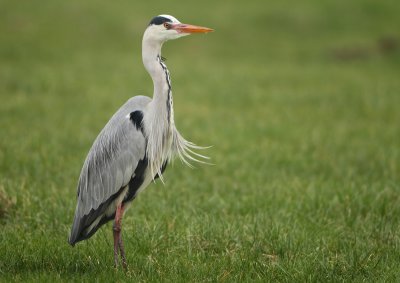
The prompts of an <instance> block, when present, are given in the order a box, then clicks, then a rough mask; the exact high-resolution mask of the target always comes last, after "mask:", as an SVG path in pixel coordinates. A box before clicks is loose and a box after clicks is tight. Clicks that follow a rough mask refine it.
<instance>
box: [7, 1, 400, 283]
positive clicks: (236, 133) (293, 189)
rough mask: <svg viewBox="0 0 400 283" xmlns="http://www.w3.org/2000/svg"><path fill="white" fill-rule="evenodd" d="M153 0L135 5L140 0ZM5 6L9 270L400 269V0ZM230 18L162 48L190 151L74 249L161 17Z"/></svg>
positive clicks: (105, 273) (190, 274)
mask: <svg viewBox="0 0 400 283" xmlns="http://www.w3.org/2000/svg"><path fill="white" fill-rule="evenodd" d="M136 2H137V1H136ZM136 2H135V1H126V0H124V1H122V0H121V1H116V2H114V1H113V2H111V1H94V0H90V1H77V0H73V1H41V2H40V3H36V2H34V1H27V0H24V1H0V3H1V9H0V229H1V230H2V231H1V233H0V247H1V251H0V281H3V282H8V281H25V280H27V281H71V280H74V281H77V282H82V281H86V282H93V281H104V282H110V281H124V280H130V281H133V282H138V281H170V282H198V281H221V282H232V281H236V282H242V281H263V282H265V281H283V282H304V281H318V282H327V281H328V282H329V281H335V282H336V281H355V282H361V281H364V282H372V281H389V282H390V281H392V282H394V281H396V280H399V275H400V268H399V262H400V247H399V245H400V238H399V237H400V205H399V204H400V176H399V173H400V127H399V125H400V124H399V123H400V111H399V105H400V95H399V94H400V79H399V77H400V46H399V45H400V34H399V29H398V27H399V26H398V15H399V13H400V5H399V4H398V3H397V1H390V0H388V1H374V0H366V1H361V0H359V1H347V2H346V1H334V0H329V1H317V0H310V1H300V2H293V1H245V2H243V1H231V2H229V3H225V2H219V1H208V0H205V1H201V2H196V3H186V2H176V3H175V2H171V1H152V2H149V3H146V4H138V3H136ZM160 13H169V14H172V15H174V16H176V17H177V18H178V19H180V20H182V21H183V22H189V23H193V24H199V25H204V26H209V27H212V28H214V29H215V30H216V31H215V32H214V33H212V34H208V35H207V36H192V37H188V38H184V39H181V40H176V41H174V42H169V43H167V44H166V45H165V46H164V49H163V55H164V56H165V57H167V58H168V61H167V64H168V67H169V69H170V71H171V75H172V83H173V88H174V99H175V100H174V105H175V117H176V124H177V126H178V129H179V130H180V131H181V133H182V134H183V135H184V136H185V137H186V138H188V139H189V140H192V141H194V142H196V143H198V144H200V145H214V146H213V148H211V149H210V150H208V151H207V154H208V155H210V156H211V157H212V162H213V163H215V165H214V166H200V167H198V168H197V169H196V170H191V169H189V168H186V167H184V166H183V165H181V164H180V163H179V162H176V163H175V165H174V166H173V167H169V168H168V169H167V171H166V174H165V179H166V185H165V186H164V185H162V184H161V183H160V182H158V183H157V184H155V185H151V186H150V187H149V188H148V189H147V190H146V191H145V192H144V193H142V194H141V195H140V197H139V198H138V199H137V200H136V201H135V203H134V205H133V206H132V207H131V209H130V210H129V211H128V213H127V214H126V217H125V218H124V221H123V229H124V230H123V237H124V239H125V248H126V252H127V257H128V258H127V259H128V263H129V271H128V272H127V273H124V272H123V271H121V270H115V269H114V268H113V254H112V233H111V225H106V226H104V227H103V228H102V229H101V230H99V231H98V232H97V233H96V235H95V236H94V237H92V238H91V239H90V240H88V241H85V242H83V243H81V244H78V245H77V246H76V247H75V248H71V247H70V246H69V245H68V244H67V237H68V233H69V229H70V226H71V222H72V218H73V213H74V209H75V196H76V184H77V179H78V176H79V172H80V169H81V166H82V163H83V161H84V158H85V156H86V153H87V151H88V150H89V148H90V146H91V144H92V142H93V140H94V138H95V137H96V135H97V133H98V132H99V131H100V130H101V128H102V127H103V126H104V124H105V123H106V122H107V120H108V119H109V117H110V116H111V115H112V113H113V112H115V110H116V109H117V108H118V107H119V106H120V105H121V104H122V103H124V102H125V101H126V100H127V99H128V98H129V97H131V96H134V95H138V94H146V95H151V91H152V85H151V80H150V78H149V77H148V75H147V74H146V72H145V71H144V68H143V67H142V63H141V55H140V48H141V36H142V33H143V30H144V28H145V27H146V24H147V23H148V22H149V20H150V19H151V17H152V16H154V15H157V14H160Z"/></svg>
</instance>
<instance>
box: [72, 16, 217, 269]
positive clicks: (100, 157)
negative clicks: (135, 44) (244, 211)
mask: <svg viewBox="0 0 400 283" xmlns="http://www.w3.org/2000/svg"><path fill="white" fill-rule="evenodd" d="M210 31H212V30H211V29H208V28H204V27H198V26H193V25H186V24H182V23H180V22H179V21H178V20H177V19H176V18H174V17H172V16H169V15H160V16H157V17H155V18H153V19H152V20H151V22H150V24H149V26H148V27H147V29H146V31H145V33H144V35H143V41H142V59H143V64H144V67H145V68H146V70H147V72H148V73H149V74H150V76H151V78H152V81H153V85H154V91H153V98H152V99H151V98H149V97H146V96H135V97H133V98H131V99H129V100H128V101H127V102H126V103H125V104H124V105H123V106H122V107H121V108H120V109H119V110H118V111H117V112H116V113H115V114H114V115H113V116H112V117H111V119H110V120H109V121H108V123H107V124H106V126H105V127H104V128H103V130H102V131H101V132H100V134H99V135H98V136H97V138H96V140H95V141H94V143H93V145H92V147H91V149H90V151H89V153H88V155H87V157H86V160H85V162H84V164H83V168H82V171H81V174H80V178H79V182H78V192H77V206H76V210H75V217H74V221H73V224H72V229H71V234H70V237H69V243H70V244H71V245H74V244H75V243H77V242H79V241H82V240H85V239H87V238H89V237H91V236H92V235H93V234H94V233H95V232H96V231H97V230H98V229H99V228H100V227H101V226H102V225H103V224H105V223H107V222H108V221H110V220H113V219H114V226H113V230H114V260H115V264H117V261H118V253H120V255H121V258H122V264H123V266H124V267H126V260H125V252H124V248H123V242H122V237H121V219H122V217H123V214H124V213H125V211H126V210H127V208H128V207H129V205H130V204H131V202H132V201H133V200H134V199H135V198H136V196H137V195H138V193H140V192H141V191H142V190H144V189H145V188H146V187H147V186H148V185H149V184H150V183H151V182H152V181H153V180H155V179H156V178H158V177H159V178H160V179H161V180H162V174H163V171H164V170H165V168H166V166H167V164H168V163H169V162H170V161H171V160H172V159H173V158H174V157H175V156H178V157H179V158H180V159H181V160H182V161H183V162H184V163H185V164H188V165H190V164H189V161H190V160H194V161H200V160H198V158H206V157H205V156H203V155H200V154H198V153H196V152H194V151H193V150H194V149H200V148H201V147H199V146H196V145H195V144H193V143H191V142H189V141H187V140H186V139H184V138H183V137H182V136H181V135H180V133H179V132H178V130H177V129H176V127H175V123H174V111H173V98H172V87H171V79H170V74H169V71H168V68H167V66H166V64H165V62H164V61H163V58H162V56H161V47H162V44H163V43H164V42H165V41H167V40H171V39H176V38H179V37H182V36H185V35H188V34H191V33H205V32H210ZM200 162H201V161H200Z"/></svg>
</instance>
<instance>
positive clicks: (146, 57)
mask: <svg viewBox="0 0 400 283" xmlns="http://www.w3.org/2000/svg"><path fill="white" fill-rule="evenodd" d="M161 46H162V44H160V43H159V42H157V41H154V40H151V39H148V38H146V36H145V37H144V38H143V43H142V58H143V64H144V66H145V68H146V70H147V72H148V73H149V74H150V76H151V78H152V80H153V85H154V92H153V99H152V101H151V102H150V103H149V105H148V108H147V111H146V115H145V116H144V128H145V133H146V138H147V141H148V143H147V149H146V151H147V152H146V153H147V157H148V159H149V162H150V168H151V171H152V174H153V176H154V175H155V174H156V173H158V175H159V176H161V172H160V170H161V167H162V165H163V164H164V162H166V161H167V160H168V159H170V157H171V144H172V133H173V131H174V128H175V127H174V117H173V102H172V91H171V79H170V75H169V71H168V69H167V66H166V65H165V63H164V62H163V61H162V59H161ZM160 179H162V176H161V178H160Z"/></svg>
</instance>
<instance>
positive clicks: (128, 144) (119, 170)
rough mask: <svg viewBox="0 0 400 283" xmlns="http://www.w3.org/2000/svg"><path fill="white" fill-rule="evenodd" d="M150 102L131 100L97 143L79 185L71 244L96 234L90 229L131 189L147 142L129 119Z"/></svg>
mask: <svg viewBox="0 0 400 283" xmlns="http://www.w3.org/2000/svg"><path fill="white" fill-rule="evenodd" d="M149 101H150V99H149V98H148V97H144V96H136V97H134V98H131V99H130V100H128V102H127V103H125V104H124V105H123V106H122V107H121V108H120V109H119V110H118V111H117V112H116V113H115V114H114V116H113V117H112V118H111V119H110V120H109V121H108V123H107V124H106V126H105V127H104V128H103V130H102V131H101V132H100V134H99V135H98V136H97V138H96V140H95V141H94V143H93V145H92V147H91V149H90V151H89V153H88V156H87V157H86V160H85V163H84V164H83V168H82V171H81V174H80V178H79V182H78V195H77V206H76V210H75V217H74V222H73V225H72V229H71V235H70V238H69V242H70V244H75V243H76V242H78V241H80V240H83V239H86V238H88V237H90V236H91V235H92V234H93V233H94V231H87V230H88V227H90V226H91V225H92V224H93V222H94V221H96V220H97V221H99V219H98V218H99V217H101V216H102V215H104V214H105V212H106V210H107V208H108V206H109V205H110V204H111V203H112V201H113V200H114V199H115V198H116V197H118V195H119V193H120V192H122V190H123V189H124V188H125V187H126V186H127V185H128V183H129V181H130V179H131V178H132V176H133V175H134V172H135V169H136V167H137V165H138V163H139V161H140V160H142V159H144V158H145V153H146V150H145V149H146V140H145V138H144V136H143V133H142V132H141V131H140V129H137V128H136V126H135V125H134V124H133V123H132V121H131V120H130V119H129V114H130V113H131V112H134V111H137V110H140V111H144V109H145V106H146V105H147V103H148V102H149ZM100 222H101V220H100ZM96 230H97V229H96Z"/></svg>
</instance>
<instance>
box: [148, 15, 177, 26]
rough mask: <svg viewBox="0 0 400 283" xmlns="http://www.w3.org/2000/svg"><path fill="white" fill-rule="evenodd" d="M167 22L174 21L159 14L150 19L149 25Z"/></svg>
mask: <svg viewBox="0 0 400 283" xmlns="http://www.w3.org/2000/svg"><path fill="white" fill-rule="evenodd" d="M165 22H168V23H172V21H171V20H170V19H168V18H165V17H160V16H157V17H154V18H153V19H152V20H151V21H150V24H149V26H151V25H161V24H163V23H165Z"/></svg>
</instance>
